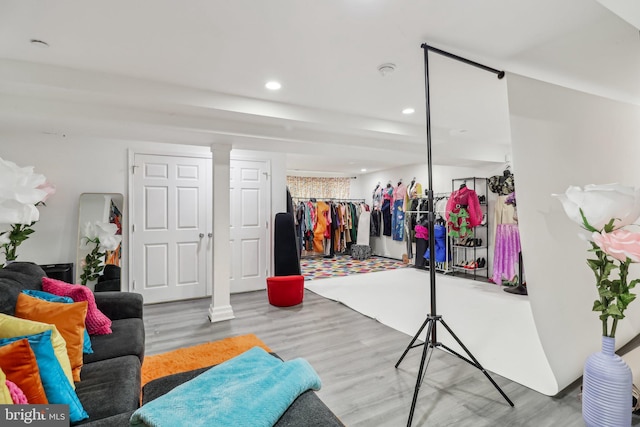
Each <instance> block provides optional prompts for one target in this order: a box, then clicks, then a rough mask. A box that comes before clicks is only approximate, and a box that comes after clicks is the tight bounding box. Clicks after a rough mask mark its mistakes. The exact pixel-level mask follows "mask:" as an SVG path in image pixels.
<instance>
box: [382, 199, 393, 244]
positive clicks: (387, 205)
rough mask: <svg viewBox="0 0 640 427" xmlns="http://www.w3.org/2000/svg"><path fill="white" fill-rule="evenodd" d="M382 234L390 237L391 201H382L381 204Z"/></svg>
mask: <svg viewBox="0 0 640 427" xmlns="http://www.w3.org/2000/svg"><path fill="white" fill-rule="evenodd" d="M381 210H382V234H383V235H384V236H391V200H390V199H384V201H383V202H382V209H381Z"/></svg>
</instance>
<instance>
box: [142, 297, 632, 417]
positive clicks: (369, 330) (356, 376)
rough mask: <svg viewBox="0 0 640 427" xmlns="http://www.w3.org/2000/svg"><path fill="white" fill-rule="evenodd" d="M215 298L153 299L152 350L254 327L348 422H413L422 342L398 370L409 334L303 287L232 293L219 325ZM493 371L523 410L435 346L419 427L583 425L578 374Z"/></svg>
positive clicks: (149, 316) (148, 316)
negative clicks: (227, 316) (284, 303)
mask: <svg viewBox="0 0 640 427" xmlns="http://www.w3.org/2000/svg"><path fill="white" fill-rule="evenodd" d="M210 302H211V300H210V298H206V299H198V300H190V301H182V302H173V303H165V304H155V305H147V306H145V313H144V319H145V320H144V322H145V329H146V353H147V355H152V354H157V353H162V352H165V351H169V350H173V349H176V348H179V347H184V346H189V345H194V344H199V343H203V342H207V341H214V340H218V339H222V338H226V337H230V336H236V335H242V334H247V333H253V334H255V335H257V336H258V337H259V338H260V339H261V340H262V341H264V342H265V343H266V344H267V345H268V346H269V347H271V349H272V350H273V351H275V352H276V353H277V354H278V355H279V356H280V357H282V358H283V359H284V360H290V359H293V358H296V357H302V358H305V359H306V360H308V361H309V362H310V363H311V365H312V366H313V367H314V368H315V369H316V371H317V372H318V374H319V376H320V378H321V379H322V389H321V390H320V391H319V392H318V395H319V396H320V398H321V399H322V400H323V401H324V402H325V404H326V405H327V406H328V407H329V408H330V409H331V410H332V411H333V412H334V413H335V414H336V415H337V416H338V417H339V418H340V419H341V420H342V422H343V423H344V424H345V425H346V426H348V427H387V426H388V427H396V426H405V425H407V417H408V414H409V409H410V407H411V400H412V397H413V392H414V388H415V383H416V376H417V372H418V368H419V363H420V356H421V354H422V347H418V348H415V349H412V350H410V351H409V354H408V355H407V357H405V359H404V360H403V362H402V363H401V364H400V366H399V368H398V369H396V368H395V367H394V365H395V363H396V362H397V361H398V359H399V357H400V356H401V354H402V352H403V351H404V350H405V348H406V347H407V345H408V344H409V341H410V339H411V337H409V336H407V335H406V334H403V333H401V332H398V331H396V330H394V329H392V328H389V327H387V326H385V325H383V324H381V323H379V322H377V321H376V320H374V319H371V318H368V317H366V316H363V315H362V314H360V313H358V312H356V311H354V310H352V309H350V308H348V307H346V306H344V305H342V304H340V303H338V302H335V301H331V300H329V299H325V298H323V297H320V296H318V295H316V294H314V293H313V292H311V291H305V299H304V302H303V304H301V305H299V306H296V307H288V308H278V307H273V306H271V305H269V303H268V301H267V296H266V292H265V291H257V292H248V293H243V294H235V295H232V296H231V304H232V306H233V310H234V313H235V316H236V318H235V319H233V320H229V321H224V322H218V323H210V322H209V320H208V319H207V313H208V308H209V304H210ZM419 326H420V325H416V331H417V328H418V327H419ZM440 330H442V333H446V331H444V329H442V328H441V327H440V329H438V331H440ZM469 350H470V351H471V352H472V353H473V349H469ZM522 369H527V367H526V366H522ZM492 378H493V379H494V380H495V381H496V382H497V383H498V385H499V386H500V387H501V388H502V390H503V391H504V392H505V393H506V394H507V395H508V396H509V398H510V399H511V400H512V401H513V402H514V403H515V408H512V407H510V406H509V405H508V404H507V403H506V402H505V401H504V399H503V398H502V396H500V394H499V393H498V392H497V391H496V390H495V389H494V388H493V386H492V385H491V383H490V382H489V381H488V380H487V379H486V378H485V376H484V375H483V374H482V373H481V372H480V371H479V370H478V369H476V368H474V367H472V366H470V365H468V364H467V363H465V362H464V361H462V360H460V359H458V358H457V357H455V356H452V355H449V354H447V353H445V352H444V351H442V350H436V351H435V352H434V353H433V356H432V358H431V362H430V364H429V366H428V369H427V373H426V377H425V380H424V383H423V385H422V388H421V389H420V393H419V396H418V402H417V405H416V411H415V415H414V419H413V426H436V427H440V426H456V427H465V426H469V427H471V426H473V427H483V426H492V427H496V426H509V427H517V426H532V427H547V426H548V427H573V426H575V427H577V426H584V423H583V421H582V418H581V414H580V401H579V399H578V389H579V386H580V381H576V382H575V383H574V384H572V385H571V386H569V387H567V389H565V390H564V391H562V392H561V393H560V394H558V395H557V396H555V397H548V396H545V395H542V394H540V393H538V392H535V391H533V390H531V389H529V388H526V387H524V386H521V385H519V384H517V383H514V382H512V381H510V380H508V379H505V378H503V377H500V376H498V375H495V374H492ZM633 425H640V417H637V416H634V419H633Z"/></svg>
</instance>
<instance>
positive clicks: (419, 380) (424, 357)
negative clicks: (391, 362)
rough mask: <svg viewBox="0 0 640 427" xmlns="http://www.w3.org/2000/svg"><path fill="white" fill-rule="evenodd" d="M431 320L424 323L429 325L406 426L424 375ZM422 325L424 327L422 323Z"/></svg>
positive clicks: (411, 414) (409, 422)
mask: <svg viewBox="0 0 640 427" xmlns="http://www.w3.org/2000/svg"><path fill="white" fill-rule="evenodd" d="M432 320H433V319H432V318H431V317H429V318H427V321H426V322H425V324H426V323H428V324H429V327H428V328H427V337H426V338H425V341H424V348H423V349H422V358H421V359H420V369H419V370H418V379H417V380H416V388H415V389H414V390H413V400H412V401H411V410H410V411H409V420H408V421H407V427H411V422H412V421H413V412H414V411H415V409H416V402H417V401H418V393H419V392H420V386H421V385H422V380H423V379H424V375H425V361H426V359H427V352H428V351H429V349H430V348H431V333H432V332H433V329H434V321H432ZM422 326H423V327H424V325H422ZM414 340H415V338H414ZM405 353H406V352H405ZM398 363H400V362H398Z"/></svg>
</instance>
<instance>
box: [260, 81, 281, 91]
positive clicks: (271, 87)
mask: <svg viewBox="0 0 640 427" xmlns="http://www.w3.org/2000/svg"><path fill="white" fill-rule="evenodd" d="M264 87H266V88H267V89H269V90H279V89H280V88H281V87H282V85H281V84H280V82H277V81H275V80H272V81H270V82H267V84H266V85H264Z"/></svg>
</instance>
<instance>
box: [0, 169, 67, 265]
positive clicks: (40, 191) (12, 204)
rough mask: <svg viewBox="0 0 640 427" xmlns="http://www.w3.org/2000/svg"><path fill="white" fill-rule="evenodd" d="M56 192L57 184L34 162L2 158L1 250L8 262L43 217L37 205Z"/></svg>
mask: <svg viewBox="0 0 640 427" xmlns="http://www.w3.org/2000/svg"><path fill="white" fill-rule="evenodd" d="M53 193H55V187H53V185H51V184H50V183H49V182H48V181H47V179H46V178H45V176H44V175H41V174H37V173H34V171H33V167H32V166H27V167H20V166H18V165H16V164H15V163H13V162H10V161H7V160H4V159H2V158H0V250H1V251H2V252H3V254H4V258H5V262H7V261H14V260H15V259H16V258H17V257H18V255H17V253H16V249H17V247H18V246H20V244H21V243H22V242H24V241H25V240H27V239H28V238H29V236H30V235H31V234H33V232H34V230H33V228H31V227H32V226H33V224H35V223H36V221H38V220H39V219H40V211H38V208H37V206H38V205H40V204H44V202H45V201H46V200H47V198H48V197H49V196H50V195H52V194H53ZM2 266H3V264H0V267H2Z"/></svg>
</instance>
